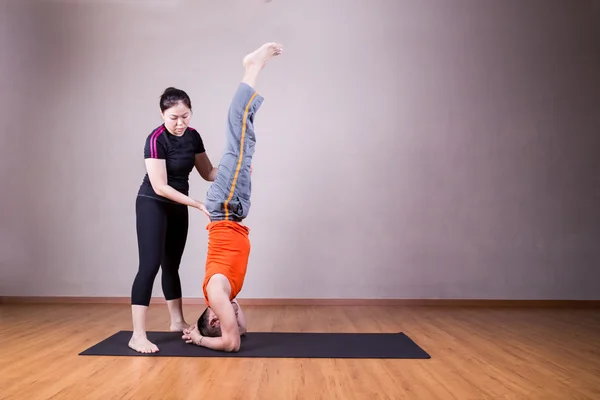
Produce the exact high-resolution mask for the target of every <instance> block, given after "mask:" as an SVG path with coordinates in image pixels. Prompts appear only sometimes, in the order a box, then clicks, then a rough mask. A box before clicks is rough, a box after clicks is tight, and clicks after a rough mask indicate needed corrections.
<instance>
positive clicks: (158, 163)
mask: <svg viewBox="0 0 600 400" xmlns="http://www.w3.org/2000/svg"><path fill="white" fill-rule="evenodd" d="M146 170H147V171H148V178H150V184H151V185H152V189H154V192H155V193H156V194H158V195H159V196H162V197H166V198H167V199H170V200H173V201H175V202H177V203H180V204H185V205H186V206H190V207H194V208H197V209H199V210H200V211H202V212H204V213H205V214H206V215H207V216H208V215H209V214H208V211H207V210H206V207H204V204H203V203H201V202H199V201H198V200H194V199H192V198H190V197H188V196H186V195H185V194H183V193H181V192H179V191H177V190H175V189H173V188H172V187H171V186H170V185H168V184H167V167H166V163H165V160H162V159H157V158H147V159H146Z"/></svg>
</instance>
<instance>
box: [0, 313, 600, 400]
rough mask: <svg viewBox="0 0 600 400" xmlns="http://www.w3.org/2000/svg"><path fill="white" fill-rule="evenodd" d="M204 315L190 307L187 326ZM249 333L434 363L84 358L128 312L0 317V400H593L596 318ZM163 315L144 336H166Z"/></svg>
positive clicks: (418, 317)
mask: <svg viewBox="0 0 600 400" xmlns="http://www.w3.org/2000/svg"><path fill="white" fill-rule="evenodd" d="M200 309H201V308H200V306H187V307H186V308H185V315H186V318H187V319H188V322H190V321H193V320H194V319H195V318H197V315H198V312H199V311H200ZM245 311H246V315H247V317H248V320H249V329H250V330H254V331H322V332H327V331H336V332H397V331H402V332H404V333H406V334H407V335H408V336H410V337H411V338H412V339H413V340H414V341H415V342H417V343H418V344H419V345H420V346H421V347H423V348H424V349H425V350H426V351H427V352H428V353H429V354H431V356H432V358H431V359H429V360H311V359H240V358H209V359H207V358H167V357H155V358H148V357H114V358H113V357H89V356H86V357H83V356H77V354H78V353H79V352H80V351H82V350H84V349H86V348H87V347H89V346H91V345H93V344H95V343H96V342H98V341H100V340H102V339H104V338H106V337H107V336H109V335H111V334H113V333H115V332H116V331H118V330H129V329H131V322H130V311H129V307H128V306H126V305H80V304H71V305H56V304H48V305H34V304H28V305H13V304H1V305H0V338H1V339H2V340H0V360H1V362H0V399H18V400H33V399H86V400H88V399H102V400H106V399H200V398H201V399H266V400H279V399H428V400H431V399H461V400H466V399H529V400H531V399H545V400H548V399H561V400H565V399H600V311H599V310H589V309H588V310H585V309H583V310H569V309H530V308H521V309H519V308H496V309H493V308H453V307H392V306H390V307H350V306H348V307H343V306H339V307H335V306H332V307H325V306H320V307H310V306H248V307H246V308H245ZM167 323H168V316H167V309H166V306H164V305H156V306H153V307H152V308H151V310H150V320H149V324H148V325H149V326H148V329H150V330H166V329H167V328H168V324H167Z"/></svg>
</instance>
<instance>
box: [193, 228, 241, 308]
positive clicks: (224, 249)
mask: <svg viewBox="0 0 600 400" xmlns="http://www.w3.org/2000/svg"><path fill="white" fill-rule="evenodd" d="M206 229H207V230H208V253H207V255H206V273H205V276H204V283H203V285H202V291H203V292H204V299H205V300H206V304H209V302H208V294H207V293H206V286H207V285H208V281H209V280H210V278H211V277H212V276H213V275H215V274H223V275H225V276H226V277H227V279H228V280H229V284H230V285H231V295H230V300H233V299H234V298H235V297H236V296H237V295H238V293H239V292H240V290H242V286H243V285H244V278H245V277H246V269H247V267H248V258H249V256H250V239H249V237H248V234H249V233H250V230H249V229H248V227H246V226H244V225H241V224H239V223H237V222H233V221H215V222H211V223H209V224H208V225H207V227H206Z"/></svg>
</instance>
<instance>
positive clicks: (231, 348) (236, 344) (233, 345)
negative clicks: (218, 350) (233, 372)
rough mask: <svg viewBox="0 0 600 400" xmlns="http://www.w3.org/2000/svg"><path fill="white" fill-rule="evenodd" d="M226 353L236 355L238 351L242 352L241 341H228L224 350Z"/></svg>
mask: <svg viewBox="0 0 600 400" xmlns="http://www.w3.org/2000/svg"><path fill="white" fill-rule="evenodd" d="M223 350H225V351H226V352H229V353H236V352H238V351H240V339H239V338H237V339H231V340H228V341H226V342H225V343H224V349H223Z"/></svg>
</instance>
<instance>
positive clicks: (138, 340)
mask: <svg viewBox="0 0 600 400" xmlns="http://www.w3.org/2000/svg"><path fill="white" fill-rule="evenodd" d="M129 347H130V348H132V349H133V350H135V351H137V352H138V353H156V352H157V351H158V347H157V346H156V345H155V344H154V343H152V342H151V341H149V340H148V338H147V337H146V335H143V336H142V335H140V336H137V335H133V336H131V339H130V340H129Z"/></svg>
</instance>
